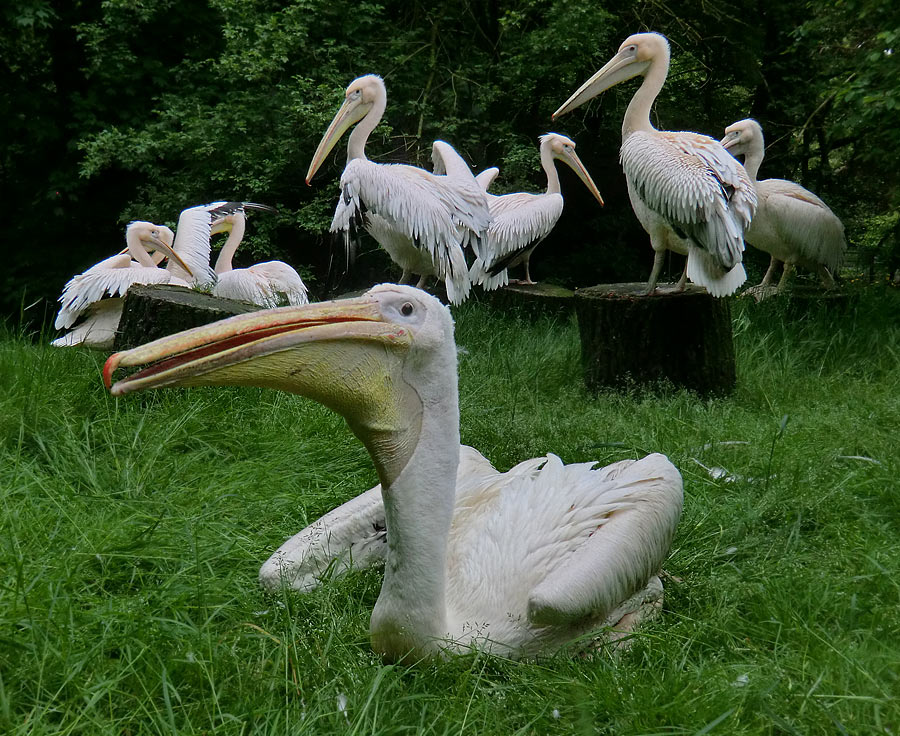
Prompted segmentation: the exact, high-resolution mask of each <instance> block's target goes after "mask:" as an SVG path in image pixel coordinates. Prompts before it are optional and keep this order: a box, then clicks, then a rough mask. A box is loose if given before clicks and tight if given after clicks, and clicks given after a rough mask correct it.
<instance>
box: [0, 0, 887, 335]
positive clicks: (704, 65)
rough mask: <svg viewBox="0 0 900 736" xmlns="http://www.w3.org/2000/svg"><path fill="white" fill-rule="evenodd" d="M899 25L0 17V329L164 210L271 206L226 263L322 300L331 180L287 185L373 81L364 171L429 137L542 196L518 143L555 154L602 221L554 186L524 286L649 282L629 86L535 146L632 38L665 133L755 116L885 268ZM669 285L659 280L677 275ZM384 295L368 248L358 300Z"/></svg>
mask: <svg viewBox="0 0 900 736" xmlns="http://www.w3.org/2000/svg"><path fill="white" fill-rule="evenodd" d="M897 8H898V6H897V5H896V4H895V3H889V2H887V1H884V2H875V1H872V2H865V1H863V0H844V1H843V2H837V3H830V4H825V3H817V2H808V3H799V4H798V3H794V4H790V3H787V4H785V3H776V2H772V0H756V1H755V2H753V1H751V0H739V1H738V2H737V3H728V4H725V3H717V2H713V3H710V2H702V3H701V2H695V1H691V2H687V3H681V4H679V7H678V9H677V11H676V10H675V9H674V8H670V7H669V6H666V5H664V4H658V3H653V4H643V3H642V4H638V5H635V4H634V3H625V2H622V1H621V0H611V1H607V2H603V3H598V2H592V3H584V2H580V1H576V0H519V1H517V2H503V1H502V0H468V1H467V0H445V1H444V2H439V3H436V4H432V3H421V2H413V3H409V2H399V0H385V2H381V3H376V2H359V1H354V2H348V1H347V0H329V1H328V2H325V1H324V0H300V1H297V2H293V3H290V4H284V3H281V2H274V1H272V0H254V1H251V2H247V1H246V0H208V1H207V2H198V1H196V0H188V1H187V2H176V1H175V0H144V1H143V2H140V3H137V2H133V1H132V0H108V1H107V2H104V3H102V4H98V3H91V2H84V1H83V0H76V1H75V2H71V3H59V4H58V3H53V4H51V3H50V2H48V0H24V1H23V2H19V3H15V4H11V5H10V6H9V7H8V8H7V9H6V10H5V11H3V19H4V23H3V26H2V28H0V57H2V60H3V64H4V67H5V69H4V84H3V86H2V88H0V95H2V100H3V103H4V104H3V109H4V110H6V111H7V114H6V115H5V116H4V117H3V119H2V121H0V126H2V127H3V131H2V137H0V140H2V141H3V142H4V144H3V148H2V150H0V188H2V196H3V201H4V202H5V203H6V207H7V210H8V213H9V215H10V216H8V218H7V223H8V224H7V237H8V242H9V247H8V248H7V252H8V254H9V256H10V258H11V260H10V261H9V262H8V263H7V265H6V268H5V269H4V270H3V274H2V276H0V293H2V296H0V300H2V301H0V310H2V312H3V313H6V314H16V313H18V311H19V309H20V307H21V306H27V305H29V304H31V303H32V302H36V306H35V307H33V308H32V309H31V310H30V311H29V314H30V315H33V317H32V319H36V320H38V321H39V320H40V319H41V318H42V317H43V314H44V310H45V309H50V310H51V311H52V304H51V305H50V306H49V307H47V306H46V303H45V301H44V300H50V301H52V300H53V299H55V297H56V295H57V294H58V293H59V292H60V290H61V287H62V285H63V283H64V282H65V280H66V279H67V278H68V277H69V276H70V275H71V274H73V273H76V272H78V271H80V270H82V269H83V268H84V267H86V266H88V265H90V264H91V263H94V262H95V261H97V260H99V259H100V258H102V257H104V256H106V255H108V254H109V253H110V252H112V251H114V250H115V249H116V248H118V247H119V244H120V242H121V240H122V230H123V227H124V224H125V223H127V222H128V221H129V220H131V219H135V218H138V217H139V218H141V219H149V220H155V221H159V222H166V223H169V224H173V223H174V221H175V220H176V219H177V215H178V212H179V211H180V210H181V209H182V208H184V207H186V206H190V205H192V204H198V203H202V202H208V201H213V200H216V199H250V200H254V201H259V202H265V203H267V204H271V205H274V206H277V207H278V209H279V214H278V215H277V216H275V217H268V216H265V217H264V216H259V217H254V218H253V221H252V223H251V226H250V229H249V233H250V234H249V236H248V238H247V242H248V244H247V245H246V246H245V247H244V248H243V249H242V251H241V253H239V256H238V257H239V259H243V260H246V262H248V263H249V262H250V261H251V260H255V259H258V258H259V257H260V256H269V255H273V256H276V257H281V258H284V259H286V260H288V261H289V262H291V263H293V264H295V265H297V266H298V267H299V268H300V270H301V272H303V273H304V274H305V275H306V276H309V277H310V278H311V280H312V283H311V287H312V290H313V292H314V294H315V295H316V296H319V297H321V296H324V292H325V290H326V272H327V271H328V268H329V264H330V262H331V247H332V246H331V243H330V238H329V237H328V235H327V229H328V224H329V222H330V217H331V211H332V209H333V204H334V200H335V197H336V183H335V179H336V178H337V176H339V173H340V169H341V167H342V164H343V156H342V155H341V154H340V153H338V154H337V155H335V156H334V157H333V163H330V164H329V165H327V166H326V167H325V168H324V171H323V172H322V173H321V174H319V175H318V176H317V178H316V180H315V181H314V182H313V186H312V187H306V186H305V185H304V183H303V177H304V175H305V172H306V168H307V166H308V164H309V159H310V156H311V154H312V151H313V150H314V149H315V145H316V143H317V141H318V139H319V137H320V136H321V134H322V133H323V132H324V129H325V126H326V125H327V123H328V121H329V120H330V118H331V116H332V114H333V113H334V111H335V110H336V108H337V106H338V104H339V102H340V100H341V92H342V90H343V89H344V87H345V86H346V84H347V83H349V81H350V80H352V79H353V78H354V77H355V76H358V75H360V74H363V73H369V72H374V73H378V74H381V75H382V76H383V77H384V78H385V81H386V83H387V86H388V110H387V113H386V115H385V120H384V122H383V123H382V124H381V125H380V126H379V128H378V130H377V131H376V134H375V135H373V137H372V139H371V141H370V146H369V153H370V155H371V156H372V157H373V158H375V159H376V160H380V161H411V162H414V163H420V164H423V165H427V161H428V158H429V156H430V145H431V141H432V140H434V139H435V138H443V139H446V140H448V141H450V142H451V143H452V144H453V145H454V146H455V147H456V148H457V149H458V150H459V151H460V152H461V153H462V154H463V155H464V156H465V157H466V158H467V159H468V160H469V161H470V162H471V163H472V164H473V166H474V167H475V168H476V169H479V170H480V169H481V168H484V167H487V166H490V165H498V166H499V167H500V170H501V174H500V178H499V180H498V182H497V188H498V190H500V191H514V190H522V189H530V190H532V191H536V190H538V189H540V188H541V186H542V184H543V182H542V174H541V172H540V170H539V167H538V161H537V136H538V135H540V134H542V133H545V132H547V131H548V130H551V129H555V130H557V131H559V132H563V133H566V134H567V135H570V136H572V137H574V138H575V139H576V140H577V141H578V143H579V148H578V151H579V154H580V156H581V157H582V159H583V160H584V161H585V163H586V165H587V166H588V168H589V170H590V171H591V172H592V174H593V175H594V178H595V180H596V181H597V182H598V185H599V186H600V189H601V191H602V192H603V194H604V197H605V198H606V200H607V206H606V208H605V209H602V210H601V209H600V208H599V207H598V206H597V205H596V202H594V201H593V200H592V199H591V197H590V194H589V193H588V192H587V191H586V190H584V188H583V187H582V186H581V185H580V184H579V183H578V182H577V180H576V179H575V177H574V176H570V175H569V173H568V172H563V174H562V177H563V188H564V193H565V195H566V202H567V206H566V210H565V213H564V215H563V218H562V220H561V221H560V223H559V225H558V227H557V229H556V230H555V231H554V233H553V234H552V235H551V237H550V238H548V239H547V241H546V242H545V243H544V244H543V245H542V246H541V252H542V253H543V254H544V256H543V257H540V254H539V255H538V257H536V258H535V263H534V266H535V275H536V276H537V277H538V278H540V279H547V280H552V281H557V282H559V283H562V284H565V285H569V286H584V285H589V284H593V283H598V282H604V281H618V280H630V279H640V278H644V277H646V273H647V271H648V270H649V267H650V260H651V251H650V249H649V248H647V247H646V237H645V236H644V234H643V231H642V230H641V228H640V226H639V225H638V223H637V221H636V220H635V218H634V216H633V215H632V213H631V209H630V207H629V205H628V198H627V193H626V191H625V186H624V179H623V177H622V175H621V170H620V168H619V164H618V146H619V136H620V132H619V126H620V124H621V116H622V112H623V110H624V106H625V104H626V101H627V99H628V97H629V96H630V94H631V92H632V90H633V86H634V85H633V84H631V85H622V86H621V87H620V88H616V89H614V90H612V91H610V92H608V93H607V94H605V95H604V96H603V97H602V99H600V100H597V101H594V102H592V103H591V104H589V105H588V106H586V107H585V108H582V109H580V110H578V111H577V112H576V113H574V114H573V115H570V116H567V117H565V118H563V119H562V120H561V121H560V123H559V124H556V123H552V122H551V121H550V114H551V112H552V111H553V110H554V109H555V108H556V107H557V106H558V105H559V104H560V103H561V102H562V101H563V100H564V99H565V98H566V97H567V96H568V94H569V93H570V92H571V91H572V90H574V89H575V88H576V87H577V86H578V85H579V84H580V83H581V82H582V81H584V80H585V79H586V78H587V77H588V76H589V75H590V74H591V73H593V71H594V70H596V69H597V68H598V67H599V66H600V65H601V64H602V63H603V62H605V61H606V59H607V58H609V56H611V55H612V53H613V52H614V51H615V50H616V48H617V47H618V45H619V43H620V42H621V41H622V40H623V39H624V38H625V37H626V36H627V35H628V34H629V33H633V32H636V31H640V30H657V31H660V32H662V33H665V34H666V35H667V36H668V37H669V38H670V40H671V42H672V47H673V64H672V70H671V72H670V77H669V81H668V83H667V85H666V87H665V89H664V90H663V93H662V95H661V97H660V99H659V101H658V103H657V106H656V115H657V122H658V124H659V125H660V126H662V127H665V128H668V129H673V130H677V129H689V130H697V131H701V132H704V133H708V134H710V135H713V136H716V137H719V136H720V135H721V133H722V131H723V129H724V128H725V126H726V125H728V124H729V123H731V122H734V121H735V120H738V119H740V118H743V117H746V116H748V115H752V116H754V117H756V118H757V119H758V120H759V121H760V122H761V123H762V125H763V128H764V130H765V131H766V135H767V142H768V146H769V148H768V152H767V158H766V162H765V163H764V165H763V171H762V175H763V176H766V177H770V176H779V177H786V178H792V179H795V180H797V181H800V182H801V183H802V184H804V185H805V186H808V187H810V188H811V189H813V190H815V191H816V192H818V193H819V194H820V195H822V196H823V197H824V198H825V199H826V201H828V202H829V203H831V204H832V206H833V208H834V209H835V210H836V211H837V212H838V213H839V214H840V215H841V216H842V217H843V218H844V219H845V222H846V224H847V226H848V233H849V236H850V240H851V242H852V243H855V244H857V245H859V246H861V247H862V249H863V250H864V252H866V253H868V254H870V256H871V257H872V258H877V259H878V262H879V264H880V265H883V266H887V267H889V268H895V267H897V266H898V265H900V263H898V262H897V261H898V259H900V248H898V245H897V242H898V238H900V232H898V227H900V226H898V216H897V214H896V211H897V209H898V205H900V187H898V178H897V176H896V166H895V165H894V155H895V146H894V144H893V135H894V131H895V129H896V120H897V114H898V112H900V48H897V46H898V43H897V42H898V39H900V10H898V9H897ZM895 48H896V51H897V53H894V51H895ZM341 150H342V149H341ZM749 259H750V262H751V268H752V267H753V266H754V263H755V261H754V257H753V254H751V255H750V258H749ZM680 268H681V264H680V262H677V261H674V262H673V263H672V272H673V273H677V272H678V271H679V270H680ZM390 273H391V267H390V263H389V261H388V260H387V258H386V257H385V256H384V254H383V253H381V252H380V251H379V250H377V249H375V248H374V247H373V246H372V243H371V241H368V243H367V245H366V247H364V249H363V252H362V254H361V256H360V258H359V261H358V262H357V270H356V271H355V276H356V278H357V281H359V282H360V283H361V284H362V283H371V282H372V281H373V280H376V279H382V278H386V277H388V276H389V275H390ZM344 285H347V282H345V284H344Z"/></svg>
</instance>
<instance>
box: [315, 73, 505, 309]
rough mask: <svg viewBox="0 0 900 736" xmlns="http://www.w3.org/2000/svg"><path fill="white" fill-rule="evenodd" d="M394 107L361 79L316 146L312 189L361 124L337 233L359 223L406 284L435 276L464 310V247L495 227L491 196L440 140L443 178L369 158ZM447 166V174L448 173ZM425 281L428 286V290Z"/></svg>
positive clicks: (376, 86)
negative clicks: (372, 137) (369, 145)
mask: <svg viewBox="0 0 900 736" xmlns="http://www.w3.org/2000/svg"><path fill="white" fill-rule="evenodd" d="M386 105H387V92H386V90H385V87H384V82H383V81H382V79H381V77H378V76H376V75H374V74H369V75H366V76H363V77H359V78H358V79H355V80H354V81H353V82H352V83H351V84H350V86H349V87H347V91H346V93H345V99H344V103H343V105H341V108H340V109H339V110H338V112H337V114H336V115H335V117H334V119H333V120H332V121H331V124H330V125H329V126H328V130H327V131H326V132H325V135H324V136H323V138H322V140H321V141H320V142H319V146H318V148H316V152H315V155H314V156H313V159H312V161H311V162H310V165H309V171H308V172H307V174H306V183H307V184H309V182H310V181H311V180H312V177H313V176H314V175H315V173H316V171H318V169H319V167H320V166H321V165H322V163H323V162H324V160H325V157H326V156H327V155H328V154H329V152H330V151H331V149H332V148H334V146H335V145H336V144H337V142H338V140H340V138H341V137H342V136H343V134H344V133H345V132H346V131H347V130H348V129H349V128H350V127H351V126H353V125H356V127H355V128H354V130H353V132H352V133H351V134H350V138H349V140H348V142H347V165H346V167H345V168H344V172H343V174H342V175H341V197H340V199H339V201H338V205H337V208H336V209H335V213H334V219H333V221H332V223H331V231H332V232H341V231H342V232H344V233H345V236H346V237H349V233H350V232H351V230H353V229H354V228H355V227H356V226H357V225H358V224H359V223H362V224H364V226H365V227H366V230H368V231H369V233H370V234H371V235H372V236H373V237H374V238H375V239H376V240H377V241H378V242H379V243H380V244H381V245H382V247H384V248H385V250H387V252H388V254H389V255H390V256H391V258H392V259H393V260H394V261H395V262H396V263H397V264H398V265H399V266H400V267H401V268H402V269H403V278H402V279H401V280H406V279H408V278H409V276H410V274H412V273H418V274H421V275H422V276H423V278H424V276H427V275H430V274H432V273H433V274H435V275H436V276H437V277H438V278H440V279H442V280H443V281H444V284H445V286H446V287H447V297H448V299H449V300H450V301H451V302H452V303H454V304H458V303H459V302H461V301H463V300H464V299H465V298H466V296H467V295H468V292H469V273H468V268H467V266H466V262H465V255H464V252H463V249H464V248H465V246H466V244H467V243H468V242H470V241H471V240H477V239H478V238H480V236H481V234H482V233H483V232H484V230H485V229H486V228H487V226H488V224H489V223H490V212H489V211H488V206H487V200H486V198H485V196H484V192H483V190H482V189H481V188H480V187H479V186H478V184H477V183H476V182H475V179H474V176H473V175H472V172H471V171H469V169H468V166H467V165H465V162H462V164H463V166H459V165H458V164H459V162H461V161H462V159H461V158H460V157H459V155H458V154H457V153H456V152H455V151H454V150H453V148H452V147H451V146H450V145H449V144H447V143H444V142H443V141H437V142H436V143H435V146H436V147H437V149H438V152H437V155H438V156H440V157H441V158H442V163H441V165H440V166H438V165H437V164H436V168H437V169H438V173H435V174H432V173H431V172H428V171H425V170H424V169H420V168H417V167H415V166H408V165H405V164H376V163H374V162H372V161H369V159H367V158H366V152H365V145H366V141H367V140H368V137H369V134H370V133H371V132H372V131H373V130H374V129H375V126H376V125H377V124H378V121H379V120H381V116H382V114H383V113H384V110H385V106H386ZM441 166H443V167H445V168H446V171H447V174H446V175H442V174H441V173H440V168H441ZM421 283H423V281H422V280H420V284H421Z"/></svg>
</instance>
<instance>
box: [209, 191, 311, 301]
mask: <svg viewBox="0 0 900 736" xmlns="http://www.w3.org/2000/svg"><path fill="white" fill-rule="evenodd" d="M242 205H243V206H242V207H240V208H239V209H237V210H236V211H235V212H233V213H231V214H229V215H225V216H224V217H220V218H219V219H217V220H216V221H214V222H213V223H212V227H211V231H212V233H213V234H216V233H220V232H227V233H228V239H227V240H226V241H225V244H224V245H223V246H222V250H221V251H219V257H218V258H217V259H216V266H215V271H216V275H217V276H218V281H216V284H215V286H213V290H212V291H213V294H215V295H216V296H221V297H226V298H228V299H242V300H244V301H248V302H252V303H253V304H258V305H259V306H261V307H277V306H278V305H279V303H281V301H282V299H284V300H286V301H287V303H288V304H306V303H307V302H308V301H309V296H308V293H307V289H306V284H304V283H303V279H302V278H300V274H299V273H297V272H296V271H295V270H294V269H293V268H291V267H290V266H289V265H288V264H287V263H284V262H283V261H264V262H263V263H257V264H256V265H254V266H250V267H249V268H232V267H231V259H232V258H233V257H234V252H235V251H236V250H237V247H238V246H239V245H240V244H241V240H243V238H244V232H245V230H246V227H247V216H246V215H245V214H244V209H245V208H248V207H249V208H251V209H265V210H270V211H274V210H273V209H272V208H271V207H266V206H265V205H251V203H249V202H243V203H242Z"/></svg>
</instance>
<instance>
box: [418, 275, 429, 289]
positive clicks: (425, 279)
mask: <svg viewBox="0 0 900 736" xmlns="http://www.w3.org/2000/svg"><path fill="white" fill-rule="evenodd" d="M426 283H428V277H427V276H426V275H425V274H424V273H423V274H422V275H421V276H420V277H419V280H418V281H417V282H416V288H417V289H424V288H425V284H426Z"/></svg>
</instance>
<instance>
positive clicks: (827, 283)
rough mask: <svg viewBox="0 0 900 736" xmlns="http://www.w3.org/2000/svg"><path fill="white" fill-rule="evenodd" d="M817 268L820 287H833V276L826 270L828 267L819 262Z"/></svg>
mask: <svg viewBox="0 0 900 736" xmlns="http://www.w3.org/2000/svg"><path fill="white" fill-rule="evenodd" d="M817 270H818V272H819V282H820V283H821V284H822V288H823V289H833V288H834V276H832V275H831V271H829V270H828V267H827V266H825V265H824V264H821V263H820V264H819V266H818V269H817Z"/></svg>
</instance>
